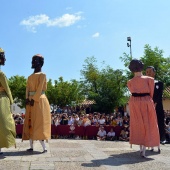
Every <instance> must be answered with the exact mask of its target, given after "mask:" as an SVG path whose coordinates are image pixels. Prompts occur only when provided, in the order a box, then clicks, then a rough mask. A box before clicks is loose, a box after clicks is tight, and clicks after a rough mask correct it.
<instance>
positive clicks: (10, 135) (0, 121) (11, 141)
mask: <svg viewBox="0 0 170 170" xmlns="http://www.w3.org/2000/svg"><path fill="white" fill-rule="evenodd" d="M5 61H6V58H5V52H4V50H3V49H2V48H0V66H1V65H5ZM12 103H13V98H12V95H11V91H10V88H9V86H8V81H7V78H6V76H5V74H4V73H3V72H2V71H1V70H0V154H3V153H2V152H1V148H4V147H5V148H9V147H11V146H16V143H15V137H16V131H15V122H14V119H13V117H12V114H11V108H10V105H11V104H12Z"/></svg>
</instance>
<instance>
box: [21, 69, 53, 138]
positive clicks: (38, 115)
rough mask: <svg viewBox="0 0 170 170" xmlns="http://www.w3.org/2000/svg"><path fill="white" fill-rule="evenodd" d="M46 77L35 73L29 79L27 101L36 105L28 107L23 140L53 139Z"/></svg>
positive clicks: (40, 73)
mask: <svg viewBox="0 0 170 170" xmlns="http://www.w3.org/2000/svg"><path fill="white" fill-rule="evenodd" d="M46 89H47V81H46V75H45V74H44V73H42V72H38V73H33V74H31V75H30V76H29V77H28V80H27V86H26V99H27V98H29V100H30V101H31V99H33V100H34V105H33V106H30V105H26V114H25V121H24V127H23V134H22V139H23V140H29V139H31V140H48V139H50V138H51V113H50V105H49V102H48V99H47V97H46V95H45V90H46Z"/></svg>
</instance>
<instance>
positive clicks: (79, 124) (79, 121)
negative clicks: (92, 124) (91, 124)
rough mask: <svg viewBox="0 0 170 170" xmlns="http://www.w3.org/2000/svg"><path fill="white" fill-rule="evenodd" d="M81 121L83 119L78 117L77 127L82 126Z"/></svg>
mask: <svg viewBox="0 0 170 170" xmlns="http://www.w3.org/2000/svg"><path fill="white" fill-rule="evenodd" d="M83 119H84V117H83V116H80V118H79V120H78V121H77V125H78V126H83Z"/></svg>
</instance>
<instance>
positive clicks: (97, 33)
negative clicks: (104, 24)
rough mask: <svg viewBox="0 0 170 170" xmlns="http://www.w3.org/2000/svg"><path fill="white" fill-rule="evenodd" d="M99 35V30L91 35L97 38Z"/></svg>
mask: <svg viewBox="0 0 170 170" xmlns="http://www.w3.org/2000/svg"><path fill="white" fill-rule="evenodd" d="M99 36H100V33H99V32H96V33H95V34H93V35H92V37H93V38H97V37H99Z"/></svg>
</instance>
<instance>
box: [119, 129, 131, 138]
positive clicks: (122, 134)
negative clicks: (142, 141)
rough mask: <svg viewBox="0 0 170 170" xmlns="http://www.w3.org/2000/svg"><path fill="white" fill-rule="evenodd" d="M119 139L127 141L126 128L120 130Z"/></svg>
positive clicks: (127, 133)
mask: <svg viewBox="0 0 170 170" xmlns="http://www.w3.org/2000/svg"><path fill="white" fill-rule="evenodd" d="M119 140H120V141H129V132H128V130H127V129H126V128H124V129H122V130H121V132H120V136H119Z"/></svg>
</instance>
